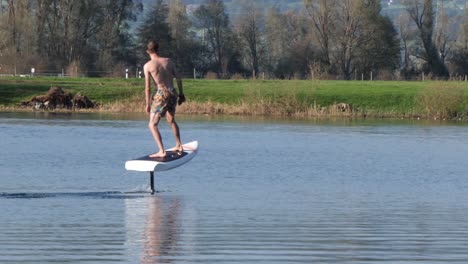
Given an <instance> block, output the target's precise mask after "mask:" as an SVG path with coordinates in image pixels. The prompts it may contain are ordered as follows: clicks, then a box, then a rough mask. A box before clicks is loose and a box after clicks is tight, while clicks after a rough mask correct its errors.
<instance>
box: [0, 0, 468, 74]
mask: <svg viewBox="0 0 468 264" xmlns="http://www.w3.org/2000/svg"><path fill="white" fill-rule="evenodd" d="M233 1H235V2H236V6H237V7H238V12H236V13H235V15H234V16H233V17H230V16H229V15H228V13H227V11H226V7H225V5H224V2H223V1H221V0H205V1H204V2H203V4H201V5H199V6H197V7H196V8H190V9H189V8H187V6H186V5H185V4H184V2H183V0H166V1H165V0H154V1H153V2H152V4H150V5H149V6H147V7H145V11H144V10H143V4H142V2H141V0H21V1H17V0H0V74H1V73H16V72H17V73H20V72H23V73H24V72H28V71H29V70H30V69H31V67H35V68H36V71H38V72H41V71H46V70H49V71H53V72H61V71H65V72H66V73H67V74H69V75H77V74H85V75H90V76H106V75H110V74H112V73H117V74H121V73H122V72H123V71H124V69H125V68H130V69H132V71H133V70H136V69H138V68H141V66H142V64H143V63H144V62H145V61H146V60H147V55H146V53H145V45H146V43H147V41H148V40H149V39H156V40H158V41H159V42H160V44H161V52H162V55H165V56H170V57H172V58H173V59H174V61H175V62H176V64H177V66H178V67H179V68H180V69H181V71H182V72H185V73H190V74H192V73H193V69H196V72H198V73H199V74H201V75H202V76H204V75H205V74H207V73H210V74H211V75H216V76H217V77H219V78H230V77H232V76H233V75H237V76H239V75H240V76H244V77H258V76H259V75H260V74H262V75H266V76H267V77H270V78H284V79H291V78H322V79H337V78H338V79H360V78H363V77H364V78H366V79H368V78H370V75H371V74H372V75H373V76H374V77H377V76H379V77H380V78H384V79H390V78H405V79H411V78H415V76H419V75H420V74H421V73H422V72H424V73H426V74H428V75H429V74H432V75H433V76H435V77H438V78H448V77H449V76H450V75H465V74H468V10H465V12H464V14H462V15H458V16H455V17H453V16H452V17H449V15H448V13H447V11H446V9H445V8H444V6H443V1H432V0H400V2H401V4H403V5H404V6H405V9H406V10H405V11H404V12H402V13H401V15H400V16H399V17H398V19H397V20H396V21H395V23H394V22H393V21H392V20H391V19H390V18H389V17H387V16H385V15H383V14H382V6H381V0H304V1H303V6H302V8H301V9H300V10H292V11H287V12H282V11H280V10H279V9H277V8H275V7H269V8H265V7H264V6H262V5H261V3H260V2H261V1H250V0H233ZM440 2H442V5H441V4H440ZM434 8H437V9H438V11H437V12H435V11H434ZM139 16H140V17H142V19H140V21H141V23H139V25H137V26H136V27H132V26H131V25H132V23H134V22H135V21H136V20H137V19H136V18H137V17H139Z"/></svg>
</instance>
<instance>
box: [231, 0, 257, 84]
mask: <svg viewBox="0 0 468 264" xmlns="http://www.w3.org/2000/svg"><path fill="white" fill-rule="evenodd" d="M238 2H239V6H240V15H239V16H238V17H237V21H236V22H237V23H236V28H237V32H238V34H239V36H240V38H241V39H242V40H243V42H244V43H245V46H246V50H247V52H246V53H247V56H246V57H247V60H248V65H249V68H250V69H251V70H252V72H253V76H254V77H255V76H256V75H258V73H259V64H260V63H259V60H260V52H261V49H262V30H261V27H262V25H263V23H264V21H263V20H264V16H263V11H262V10H260V7H259V6H258V4H257V3H256V2H255V1H250V0H238Z"/></svg>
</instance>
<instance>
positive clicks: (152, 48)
mask: <svg viewBox="0 0 468 264" xmlns="http://www.w3.org/2000/svg"><path fill="white" fill-rule="evenodd" d="M158 51H159V44H158V43H157V42H156V41H154V40H150V41H149V42H148V45H147V46H146V52H148V54H154V53H158Z"/></svg>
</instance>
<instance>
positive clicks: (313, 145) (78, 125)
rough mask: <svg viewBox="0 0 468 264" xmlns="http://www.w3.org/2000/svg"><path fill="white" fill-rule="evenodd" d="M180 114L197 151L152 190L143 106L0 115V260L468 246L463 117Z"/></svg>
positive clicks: (448, 250) (317, 257) (233, 257)
mask: <svg viewBox="0 0 468 264" xmlns="http://www.w3.org/2000/svg"><path fill="white" fill-rule="evenodd" d="M180 125H181V127H183V129H184V130H183V131H184V139H185V140H192V139H193V140H199V141H200V142H202V149H201V150H200V152H199V154H198V155H197V158H196V160H194V161H193V162H190V163H188V164H187V165H185V166H182V167H180V168H178V169H177V170H173V171H168V172H164V173H158V174H157V175H156V189H157V191H159V192H158V193H157V194H156V195H154V196H151V195H150V194H149V193H148V182H149V179H148V175H147V174H145V173H133V172H126V171H124V162H125V160H127V159H129V158H135V157H138V156H141V155H142V154H145V153H150V152H151V151H152V150H153V148H154V145H153V142H152V138H151V135H150V134H149V133H148V131H147V128H146V120H144V119H141V120H131V119H125V118H121V119H119V118H115V119H105V118H103V119H102V120H101V117H96V116H92V115H91V116H87V115H84V116H83V115H79V116H78V118H77V116H60V117H58V116H56V117H51V116H47V117H45V116H43V117H34V118H32V117H31V116H22V117H21V116H18V115H14V114H12V116H3V117H2V114H0V263H14V264H15V263H99V264H102V263H236V264H238V263H259V262H260V263H268V264H273V263H378V264H380V263H408V264H409V263H416V262H420V263H430V264H435V263H465V262H466V260H467V259H468V231H467V230H468V203H466V201H467V200H468V180H467V178H466V156H467V153H468V129H466V125H462V124H456V125H454V124H448V125H440V124H429V123H426V124H420V123H413V122H407V121H405V122H391V123H385V122H383V123H382V122H377V123H374V122H369V121H364V122H351V123H348V122H339V123H334V122H315V121H313V122H307V121H301V122H293V121H291V120H289V121H284V120H283V121H278V120H274V121H272V120H260V121H258V122H253V121H252V120H236V121H233V120H224V119H216V120H209V119H204V118H197V119H193V120H192V119H189V118H187V119H185V120H183V121H182V122H181V123H180ZM161 131H162V134H163V137H165V138H166V139H167V140H168V141H170V140H171V138H172V132H171V131H170V128H169V127H168V126H167V125H164V124H162V125H161ZM170 143H171V142H169V143H168V144H170ZM172 143H173V142H172ZM224 153H229V155H226V154H224Z"/></svg>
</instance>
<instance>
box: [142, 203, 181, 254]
mask: <svg viewBox="0 0 468 264" xmlns="http://www.w3.org/2000/svg"><path fill="white" fill-rule="evenodd" d="M147 199H148V203H149V204H148V214H147V216H146V221H145V227H144V231H143V256H142V259H141V263H169V262H170V261H169V260H167V257H168V256H174V255H175V253H176V252H175V251H176V247H177V240H178V235H179V228H180V226H179V224H178V217H179V214H180V201H179V200H178V199H177V198H167V197H157V196H154V197H148V198H147ZM162 259H164V260H162Z"/></svg>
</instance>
